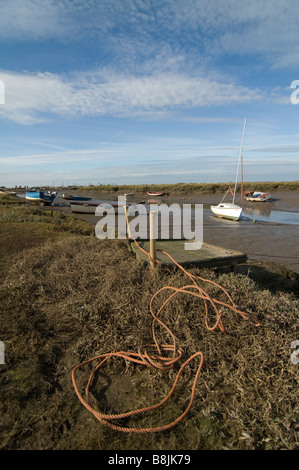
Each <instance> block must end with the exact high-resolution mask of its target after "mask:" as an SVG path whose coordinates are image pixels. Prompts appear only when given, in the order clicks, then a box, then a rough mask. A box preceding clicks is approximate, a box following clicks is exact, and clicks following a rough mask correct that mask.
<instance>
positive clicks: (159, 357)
mask: <svg viewBox="0 0 299 470" xmlns="http://www.w3.org/2000/svg"><path fill="white" fill-rule="evenodd" d="M134 241H135V243H136V245H137V246H138V248H139V249H140V250H142V251H143V252H144V253H146V254H147V255H148V257H149V260H150V259H151V258H150V254H149V253H148V252H147V251H145V250H144V249H143V248H141V247H140V245H139V244H138V243H137V241H136V240H134ZM156 251H160V252H162V253H164V254H165V255H167V256H168V257H169V258H170V259H171V260H172V261H173V263H174V264H175V265H176V266H177V267H178V268H179V269H181V270H182V271H183V272H184V273H185V274H186V275H187V276H188V277H189V279H190V280H191V281H192V284H191V285H186V286H184V287H182V288H176V287H172V286H164V287H162V288H161V289H159V290H158V291H157V292H156V293H155V294H154V295H153V297H152V298H151V300H150V304H149V307H150V312H151V315H152V316H153V323H152V334H153V339H154V344H151V345H143V346H141V347H140V348H139V350H138V353H134V352H125V351H118V352H112V353H106V354H100V355H98V356H95V357H93V358H91V359H88V360H87V361H85V362H82V363H81V364H79V365H77V366H76V367H75V368H74V369H73V371H72V382H73V386H74V389H75V392H76V394H77V396H78V398H79V400H80V401H81V403H82V404H83V405H84V406H85V407H86V408H87V409H88V410H89V411H90V412H91V413H92V414H93V415H94V417H95V418H96V419H97V420H98V421H99V422H100V423H102V424H103V425H105V426H108V427H109V428H111V429H114V430H116V431H121V432H126V433H130V432H132V433H150V432H160V431H165V430H168V429H170V428H172V427H173V426H175V425H177V424H178V423H179V422H180V421H181V420H182V419H183V418H184V417H185V416H186V414H187V413H188V411H189V410H190V408H191V406H192V403H193V400H194V395H195V390H196V384H197V380H198V377H199V374H200V371H201V368H202V365H203V354H202V352H201V351H198V352H196V353H195V354H193V355H191V356H190V357H189V358H188V359H187V360H186V361H185V362H184V363H183V364H182V366H181V367H180V369H179V371H178V373H177V376H176V378H175V380H174V383H173V385H172V387H171V390H170V391H169V393H168V394H167V396H166V397H165V398H164V399H163V400H161V401H160V402H159V403H157V404H155V405H152V406H148V407H144V408H139V409H135V410H131V411H128V412H125V413H120V414H105V413H101V412H100V411H97V410H96V409H95V408H94V404H93V402H92V397H91V394H90V387H91V385H92V382H93V379H94V377H95V376H96V374H97V372H98V371H99V369H100V368H101V367H103V366H104V364H105V363H106V362H107V360H108V359H109V358H111V357H119V358H122V359H124V360H125V361H129V362H133V363H136V364H140V365H143V366H147V367H152V368H155V369H159V370H169V369H171V368H173V367H174V365H175V364H177V363H178V362H179V361H180V360H181V359H182V356H183V350H182V349H181V348H180V347H178V346H177V344H176V338H175V336H174V334H173V333H172V331H171V330H170V329H169V328H168V327H167V325H165V324H164V323H163V322H162V320H161V319H160V318H159V315H160V314H161V312H162V310H163V309H164V307H165V306H166V305H167V304H168V302H170V301H171V300H172V299H173V298H174V297H175V296H176V295H178V294H179V293H182V294H187V295H192V296H194V297H197V298H198V299H200V300H202V301H203V302H204V305H205V325H206V328H207V329H208V330H209V331H213V330H215V329H216V328H217V327H219V329H220V330H221V331H222V332H224V331H225V330H224V326H223V324H222V320H221V317H222V313H223V310H221V308H222V309H224V308H228V309H230V310H232V311H234V312H235V313H237V314H239V315H241V316H242V317H243V318H245V319H246V320H248V321H249V322H251V323H252V324H254V325H255V326H259V325H260V323H259V321H258V320H257V319H256V318H255V317H254V316H253V315H252V314H249V313H246V312H243V311H241V310H239V309H237V307H236V306H235V305H234V303H233V300H232V298H231V296H230V295H229V293H228V292H227V291H226V289H224V288H223V287H222V286H220V285H219V284H217V283H216V282H213V281H211V280H209V279H204V278H202V277H199V276H195V275H193V274H191V273H189V272H188V271H186V270H185V269H184V268H183V267H182V266H181V265H180V264H178V263H177V262H176V261H175V259H174V258H173V257H172V256H171V255H170V254H169V253H167V252H166V251H164V250H160V249H157V250H156ZM198 281H203V282H207V283H210V284H214V285H215V286H217V287H218V288H219V289H221V290H222V291H223V292H224V293H225V295H226V297H227V302H222V301H220V300H217V299H215V298H211V297H210V296H209V295H208V294H207V293H206V292H205V291H204V290H203V289H202V288H201V287H200V286H199V285H198ZM165 290H170V291H171V293H170V295H169V297H168V298H167V299H166V300H165V301H164V303H163V304H162V306H161V307H160V308H159V310H158V311H157V313H156V314H155V313H154V309H153V301H154V299H155V298H156V297H157V296H158V295H159V294H160V293H161V292H162V291H165ZM209 305H210V306H211V307H212V309H213V310H214V312H215V315H216V321H215V323H214V324H213V325H211V326H210V325H209V322H208V316H209V309H208V307H209ZM157 323H158V324H159V325H161V327H162V328H164V329H165V330H166V331H167V332H168V333H169V335H170V337H171V338H172V344H162V345H161V344H159V343H158V341H157V337H156V333H155V326H156V324H157ZM170 353H172V354H170ZM195 358H199V365H198V367H197V370H196V373H195V376H194V380H193V385H192V390H191V395H190V400H189V403H188V405H187V407H186V408H185V410H184V412H183V413H182V414H181V415H180V416H179V417H178V418H176V419H175V420H173V421H172V422H171V423H169V424H165V425H163V426H157V427H143V428H136V427H124V426H121V425H120V424H115V423H113V422H112V421H117V420H121V419H124V418H128V417H130V416H137V415H141V414H143V413H147V412H150V411H154V410H156V409H157V408H159V407H161V406H163V405H164V404H165V403H166V402H167V401H168V400H169V399H170V397H171V396H172V394H173V392H174V390H175V388H176V385H177V382H178V380H179V378H180V376H181V374H182V372H183V370H184V369H185V367H186V366H187V365H188V364H189V363H190V362H191V361H193V360H194V359H195ZM94 361H100V362H99V364H98V365H97V366H96V367H95V368H94V370H93V371H92V372H91V374H90V376H89V380H88V382H87V386H86V389H85V395H86V398H87V399H86V400H85V399H84V398H83V396H82V394H81V393H80V392H79V388H78V386H77V383H76V372H77V371H78V370H79V369H80V368H82V367H84V366H86V365H87V364H90V363H92V362H94Z"/></svg>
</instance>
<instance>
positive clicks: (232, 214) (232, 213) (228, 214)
mask: <svg viewBox="0 0 299 470" xmlns="http://www.w3.org/2000/svg"><path fill="white" fill-rule="evenodd" d="M211 210H212V212H213V213H214V214H215V215H217V217H221V218H224V219H231V220H239V219H240V217H241V214H242V207H240V206H238V205H237V204H233V203H232V202H221V203H220V204H218V206H211Z"/></svg>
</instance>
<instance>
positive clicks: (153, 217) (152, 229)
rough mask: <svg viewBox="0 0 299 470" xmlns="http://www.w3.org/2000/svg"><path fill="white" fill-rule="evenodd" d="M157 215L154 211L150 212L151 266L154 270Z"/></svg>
mask: <svg viewBox="0 0 299 470" xmlns="http://www.w3.org/2000/svg"><path fill="white" fill-rule="evenodd" d="M156 215H157V213H156V212H154V211H150V257H151V259H150V266H151V268H154V267H155V265H156Z"/></svg>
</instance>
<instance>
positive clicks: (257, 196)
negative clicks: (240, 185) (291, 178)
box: [244, 191, 271, 202]
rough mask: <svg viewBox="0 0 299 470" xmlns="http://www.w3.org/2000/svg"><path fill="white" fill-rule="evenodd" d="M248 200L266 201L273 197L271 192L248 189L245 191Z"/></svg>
mask: <svg viewBox="0 0 299 470" xmlns="http://www.w3.org/2000/svg"><path fill="white" fill-rule="evenodd" d="M244 198H245V199H246V201H251V202H264V201H268V200H269V199H270V198H271V193H262V192H260V191H247V192H246V193H244Z"/></svg>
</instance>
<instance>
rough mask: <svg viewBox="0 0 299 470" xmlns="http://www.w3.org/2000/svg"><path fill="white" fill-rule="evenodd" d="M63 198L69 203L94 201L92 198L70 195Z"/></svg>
mask: <svg viewBox="0 0 299 470" xmlns="http://www.w3.org/2000/svg"><path fill="white" fill-rule="evenodd" d="M62 197H63V199H67V200H69V201H90V200H91V199H92V198H91V197H83V196H72V195H70V194H63V195H62Z"/></svg>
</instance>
